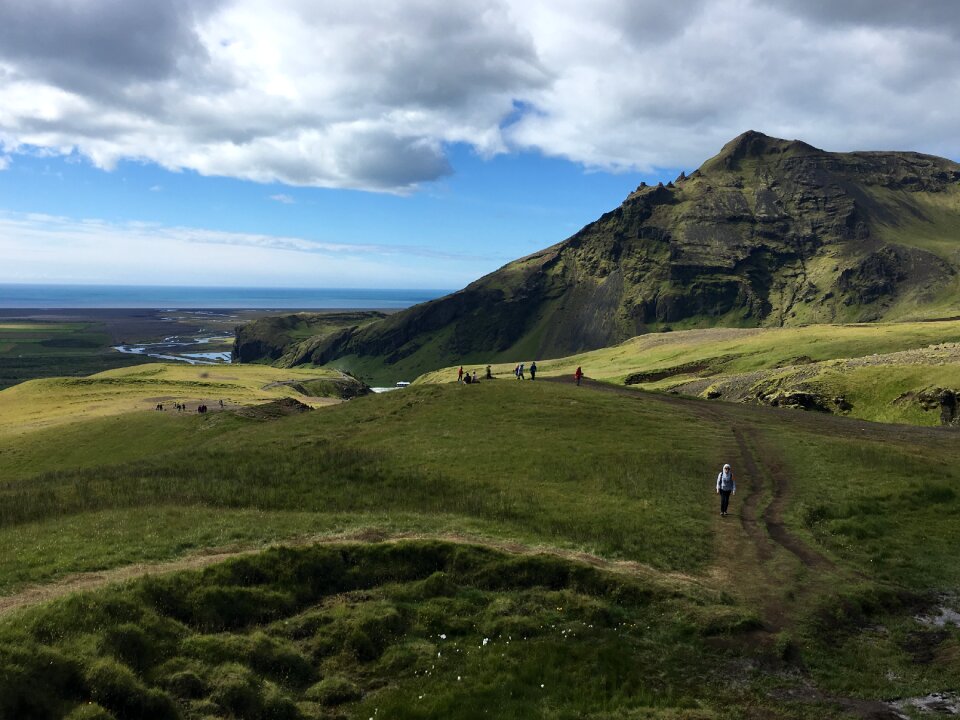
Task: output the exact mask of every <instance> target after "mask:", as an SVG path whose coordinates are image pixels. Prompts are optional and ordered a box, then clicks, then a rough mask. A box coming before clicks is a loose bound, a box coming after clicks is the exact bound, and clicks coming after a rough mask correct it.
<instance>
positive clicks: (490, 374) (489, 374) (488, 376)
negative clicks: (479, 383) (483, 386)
mask: <svg viewBox="0 0 960 720" xmlns="http://www.w3.org/2000/svg"><path fill="white" fill-rule="evenodd" d="M487 380H493V373H492V372H491V371H490V366H489V365H487Z"/></svg>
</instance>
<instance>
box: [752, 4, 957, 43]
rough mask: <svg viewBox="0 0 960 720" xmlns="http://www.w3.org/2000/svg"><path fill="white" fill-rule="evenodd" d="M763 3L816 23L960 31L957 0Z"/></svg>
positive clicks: (948, 31)
mask: <svg viewBox="0 0 960 720" xmlns="http://www.w3.org/2000/svg"><path fill="white" fill-rule="evenodd" d="M762 4H769V6H770V7H774V8H777V9H779V10H782V11H784V12H787V13H789V14H791V15H795V16H797V17H802V18H806V19H808V20H813V21H815V22H818V23H826V24H835V23H842V24H847V25H860V26H864V27H888V28H921V29H929V30H936V31H939V32H946V33H950V34H951V35H957V34H958V33H960V2H957V1H956V0H800V1H799V2H798V1H797V0H767V3H762Z"/></svg>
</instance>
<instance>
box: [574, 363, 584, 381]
mask: <svg viewBox="0 0 960 720" xmlns="http://www.w3.org/2000/svg"><path fill="white" fill-rule="evenodd" d="M573 378H574V379H575V380H576V381H577V385H579V384H580V380H581V379H582V378H583V370H581V369H580V367H579V366H577V371H576V372H575V373H574V374H573Z"/></svg>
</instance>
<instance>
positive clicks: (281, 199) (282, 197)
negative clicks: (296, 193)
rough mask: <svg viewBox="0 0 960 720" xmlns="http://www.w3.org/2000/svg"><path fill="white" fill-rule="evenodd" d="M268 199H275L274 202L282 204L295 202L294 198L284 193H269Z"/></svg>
mask: <svg viewBox="0 0 960 720" xmlns="http://www.w3.org/2000/svg"><path fill="white" fill-rule="evenodd" d="M270 199H271V200H275V201H276V202H278V203H282V204H284V205H293V204H294V203H295V202H296V200H294V199H293V198H292V197H290V196H289V195H287V194H286V193H277V194H276V195H271V196H270Z"/></svg>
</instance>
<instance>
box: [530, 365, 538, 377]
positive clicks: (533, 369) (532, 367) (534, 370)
mask: <svg viewBox="0 0 960 720" xmlns="http://www.w3.org/2000/svg"><path fill="white" fill-rule="evenodd" d="M530 379H531V380H536V379H537V361H536V360H534V361H533V362H532V363H530Z"/></svg>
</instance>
